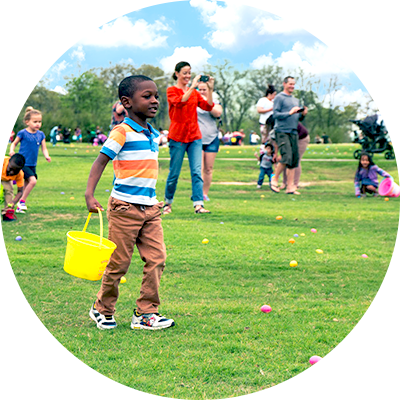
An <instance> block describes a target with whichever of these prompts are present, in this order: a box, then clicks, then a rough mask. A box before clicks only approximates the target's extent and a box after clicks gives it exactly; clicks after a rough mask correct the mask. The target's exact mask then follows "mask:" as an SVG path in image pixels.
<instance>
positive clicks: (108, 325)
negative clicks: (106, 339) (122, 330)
mask: <svg viewBox="0 0 400 400" xmlns="http://www.w3.org/2000/svg"><path fill="white" fill-rule="evenodd" d="M89 317H90V318H92V320H93V321H94V322H96V324H97V327H98V328H99V329H103V330H104V329H114V328H116V327H117V323H116V322H115V319H114V316H113V315H103V314H100V313H99V312H98V311H97V310H96V308H95V307H94V303H93V305H92V308H91V309H90V311H89Z"/></svg>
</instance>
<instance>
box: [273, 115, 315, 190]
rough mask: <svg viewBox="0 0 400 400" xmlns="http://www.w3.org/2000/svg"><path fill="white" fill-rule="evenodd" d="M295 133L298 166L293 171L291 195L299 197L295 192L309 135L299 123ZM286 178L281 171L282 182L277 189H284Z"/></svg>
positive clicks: (284, 173)
mask: <svg viewBox="0 0 400 400" xmlns="http://www.w3.org/2000/svg"><path fill="white" fill-rule="evenodd" d="M297 132H298V134H299V140H298V148H299V165H298V166H297V167H296V168H295V170H294V187H295V189H294V191H293V194H296V195H299V194H300V192H299V191H298V190H297V189H298V187H299V184H300V176H301V159H302V158H303V155H304V153H305V152H306V150H307V147H308V145H309V144H310V135H309V134H308V130H307V128H306V127H305V126H304V125H303V124H302V123H300V122H299V124H298V125H297ZM286 183H287V176H286V168H285V170H284V171H283V181H282V185H281V186H280V187H279V189H280V190H283V189H285V188H286Z"/></svg>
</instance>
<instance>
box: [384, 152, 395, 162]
mask: <svg viewBox="0 0 400 400" xmlns="http://www.w3.org/2000/svg"><path fill="white" fill-rule="evenodd" d="M385 158H386V160H394V152H393V151H387V152H386V153H385Z"/></svg>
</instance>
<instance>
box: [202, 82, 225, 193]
mask: <svg viewBox="0 0 400 400" xmlns="http://www.w3.org/2000/svg"><path fill="white" fill-rule="evenodd" d="M197 89H198V91H199V93H200V94H201V95H202V96H203V98H204V100H207V98H208V91H209V90H210V89H209V87H208V85H207V84H206V83H205V82H199V85H198V87H197ZM221 115H222V106H221V104H219V101H218V100H217V99H216V98H214V107H213V109H212V110H211V111H205V110H203V109H201V108H200V107H197V121H198V123H199V127H200V131H201V135H202V144H203V163H202V172H201V175H202V177H203V200H204V201H210V198H209V197H208V191H209V190H210V187H211V181H212V174H213V168H214V163H215V158H216V156H217V153H218V150H219V137H218V134H219V130H218V122H217V121H218V118H219V117H220V116H221Z"/></svg>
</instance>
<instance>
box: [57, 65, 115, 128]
mask: <svg viewBox="0 0 400 400" xmlns="http://www.w3.org/2000/svg"><path fill="white" fill-rule="evenodd" d="M66 88H67V92H68V93H67V94H66V95H64V96H63V97H62V99H61V100H62V106H63V109H64V110H67V109H69V110H70V112H71V113H72V116H71V117H72V118H71V121H70V122H71V123H73V124H74V125H76V126H79V127H80V128H81V129H82V132H85V131H88V130H89V131H90V130H93V129H94V128H95V127H96V126H97V125H98V126H100V127H101V128H103V130H104V131H105V132H107V130H108V128H109V125H110V120H111V106H110V102H109V96H108V91H107V88H106V87H105V86H104V82H103V80H102V79H100V78H99V77H98V76H97V75H96V74H95V73H94V71H93V70H89V71H87V72H84V73H83V74H82V75H80V76H78V77H77V78H72V79H71V80H70V81H69V82H68V83H67V85H66Z"/></svg>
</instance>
